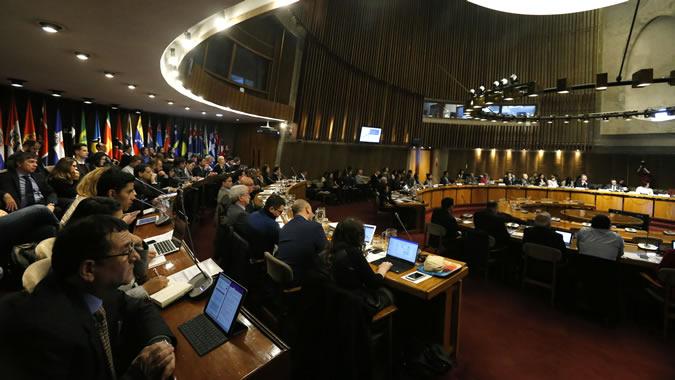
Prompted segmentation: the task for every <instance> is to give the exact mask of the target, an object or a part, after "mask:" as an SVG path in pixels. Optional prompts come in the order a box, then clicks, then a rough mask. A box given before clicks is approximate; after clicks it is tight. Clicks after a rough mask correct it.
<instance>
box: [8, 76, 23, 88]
mask: <svg viewBox="0 0 675 380" xmlns="http://www.w3.org/2000/svg"><path fill="white" fill-rule="evenodd" d="M7 79H8V80H9V84H10V85H11V86H12V87H16V88H21V87H23V84H24V83H26V81H25V80H23V79H14V78H7Z"/></svg>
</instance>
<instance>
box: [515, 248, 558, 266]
mask: <svg viewBox="0 0 675 380" xmlns="http://www.w3.org/2000/svg"><path fill="white" fill-rule="evenodd" d="M523 252H525V255H526V256H527V257H531V258H533V259H537V260H541V261H547V262H551V263H557V262H558V261H560V259H561V258H562V252H560V250H559V249H555V248H551V247H548V246H545V245H541V244H535V243H525V244H523Z"/></svg>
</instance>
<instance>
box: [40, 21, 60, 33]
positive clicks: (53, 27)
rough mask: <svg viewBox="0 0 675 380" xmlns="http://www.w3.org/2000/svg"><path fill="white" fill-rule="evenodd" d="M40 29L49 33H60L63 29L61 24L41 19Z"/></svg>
mask: <svg viewBox="0 0 675 380" xmlns="http://www.w3.org/2000/svg"><path fill="white" fill-rule="evenodd" d="M40 29H42V30H43V31H45V32H47V33H50V34H52V33H58V32H60V31H61V29H63V27H62V26H61V25H57V24H54V23H51V22H45V21H40Z"/></svg>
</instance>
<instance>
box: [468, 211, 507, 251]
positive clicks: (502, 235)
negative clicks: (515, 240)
mask: <svg viewBox="0 0 675 380" xmlns="http://www.w3.org/2000/svg"><path fill="white" fill-rule="evenodd" d="M505 221H506V220H505V219H504V218H503V217H502V216H500V215H499V214H498V213H497V202H495V201H489V202H488V203H487V205H486V207H485V209H483V210H480V211H476V212H475V213H474V214H473V224H474V226H475V227H476V229H479V230H483V231H484V232H486V233H487V234H488V235H490V236H492V237H493V238H494V239H495V243H496V244H495V246H496V247H505V246H506V245H508V243H509V239H510V235H509V232H508V231H507V230H506V225H505Z"/></svg>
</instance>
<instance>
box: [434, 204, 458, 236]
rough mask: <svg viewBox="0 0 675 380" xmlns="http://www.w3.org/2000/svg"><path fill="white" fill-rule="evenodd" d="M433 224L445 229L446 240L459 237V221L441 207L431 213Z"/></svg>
mask: <svg viewBox="0 0 675 380" xmlns="http://www.w3.org/2000/svg"><path fill="white" fill-rule="evenodd" d="M431 223H435V224H438V225H441V226H443V227H445V232H446V233H445V238H446V239H448V240H449V239H455V238H456V237H457V235H458V231H459V227H458V226H457V220H455V217H454V216H452V215H450V213H449V212H448V211H447V210H444V209H442V208H440V207H439V208H436V209H434V211H433V212H432V213H431Z"/></svg>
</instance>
